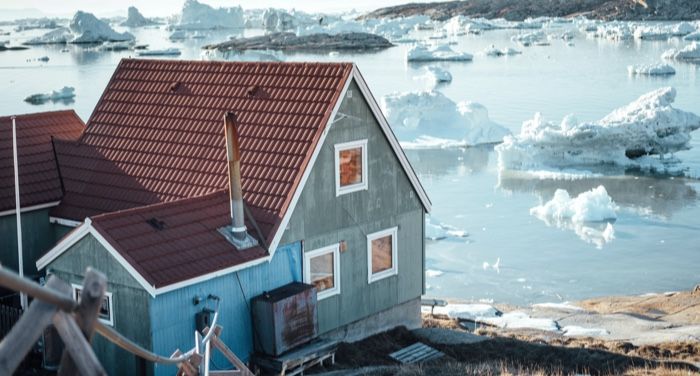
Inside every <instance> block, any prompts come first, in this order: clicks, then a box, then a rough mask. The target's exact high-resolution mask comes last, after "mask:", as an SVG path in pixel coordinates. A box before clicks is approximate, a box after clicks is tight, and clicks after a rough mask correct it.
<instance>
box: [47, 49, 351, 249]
mask: <svg viewBox="0 0 700 376" xmlns="http://www.w3.org/2000/svg"><path fill="white" fill-rule="evenodd" d="M352 69H353V65H352V64H351V63H340V64H338V63H244V62H205V61H178V60H169V61H161V60H139V59H125V60H122V61H121V63H120V64H119V66H118V67H117V69H116V71H115V73H114V75H113V76H112V79H111V80H110V82H109V84H108V85H107V88H106V89H105V92H104V93H103V95H102V98H101V99H100V101H99V103H98V104H97V107H96V108H95V110H94V112H93V114H92V116H91V117H90V120H89V121H88V124H87V128H86V130H85V132H84V133H83V135H82V136H81V138H80V140H79V141H78V142H77V144H75V145H70V144H67V143H60V144H57V148H56V149H57V152H58V156H59V158H58V159H59V162H60V166H61V173H62V175H63V178H64V185H65V190H66V193H65V196H64V198H63V200H62V202H61V204H60V206H58V207H57V208H55V209H54V210H53V211H52V215H54V216H57V217H61V218H67V219H73V220H83V219H84V218H85V217H89V216H95V215H98V214H103V213H107V212H112V211H117V210H125V209H129V208H134V207H139V206H144V205H151V204H157V203H163V202H171V201H174V200H181V199H185V198H192V197H197V196H202V195H207V194H209V193H213V192H216V191H219V190H221V189H225V188H226V187H227V169H226V168H227V164H226V153H225V139H224V126H223V116H224V113H225V112H227V111H231V112H234V113H235V114H236V117H237V124H236V126H237V129H238V132H239V135H240V140H241V144H240V146H241V174H242V179H241V181H242V184H243V192H244V200H245V202H246V205H247V206H248V207H249V208H250V210H251V213H252V214H253V217H254V218H255V219H256V221H257V223H258V224H259V226H260V228H261V230H262V232H263V234H264V237H265V240H266V242H267V243H268V244H269V243H270V241H271V240H272V237H273V236H274V233H275V231H276V230H277V228H278V227H279V225H280V222H281V220H282V218H283V216H284V214H285V212H286V210H287V209H288V207H289V205H290V203H291V198H292V196H293V194H294V191H295V189H296V187H297V186H298V184H299V182H300V180H301V176H302V175H303V171H304V169H305V167H306V165H307V164H308V162H309V161H310V159H311V155H312V153H313V150H314V147H315V146H316V144H317V142H318V140H319V139H320V136H321V134H322V132H323V130H324V127H325V125H326V123H327V122H328V120H329V117H330V115H331V112H332V111H333V107H334V105H335V103H336V101H337V100H338V98H339V96H340V94H341V91H342V90H343V87H344V85H345V82H346V81H347V80H348V79H349V77H350V75H351V73H352ZM183 202H184V201H183ZM224 207H225V208H228V206H227V205H224ZM192 215H193V216H194V214H192ZM214 235H216V236H220V235H218V234H214ZM222 239H223V237H222Z"/></svg>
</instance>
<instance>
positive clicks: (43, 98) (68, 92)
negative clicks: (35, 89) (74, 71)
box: [24, 86, 75, 104]
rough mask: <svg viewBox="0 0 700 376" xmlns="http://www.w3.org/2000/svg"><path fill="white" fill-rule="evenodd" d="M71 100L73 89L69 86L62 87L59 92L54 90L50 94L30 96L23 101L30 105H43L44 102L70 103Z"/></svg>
mask: <svg viewBox="0 0 700 376" xmlns="http://www.w3.org/2000/svg"><path fill="white" fill-rule="evenodd" d="M73 98H75V88H72V87H70V86H64V87H63V88H62V89H61V90H58V91H56V90H54V91H52V92H50V93H46V94H32V95H30V96H28V97H27V98H25V99H24V101H25V102H29V103H31V104H43V103H46V102H49V101H50V102H59V101H64V102H70V101H71V100H72V99H73Z"/></svg>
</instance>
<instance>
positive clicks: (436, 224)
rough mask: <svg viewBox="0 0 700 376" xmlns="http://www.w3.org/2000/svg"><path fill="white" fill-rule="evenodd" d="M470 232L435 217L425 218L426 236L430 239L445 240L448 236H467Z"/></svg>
mask: <svg viewBox="0 0 700 376" xmlns="http://www.w3.org/2000/svg"><path fill="white" fill-rule="evenodd" d="M468 236H469V234H468V233H467V232H466V231H464V230H460V229H458V228H456V227H454V226H451V225H448V224H446V223H442V222H440V221H438V220H436V219H434V218H433V217H430V216H426V218H425V238H426V239H430V240H443V239H448V238H466V237H468Z"/></svg>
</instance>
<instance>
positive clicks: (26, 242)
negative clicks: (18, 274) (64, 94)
mask: <svg viewBox="0 0 700 376" xmlns="http://www.w3.org/2000/svg"><path fill="white" fill-rule="evenodd" d="M15 121H16V133H17V161H18V164H19V172H18V175H19V187H20V192H19V193H20V207H21V210H20V212H21V220H22V251H23V252H22V254H23V257H22V259H23V260H24V262H23V264H24V265H23V266H24V268H23V269H24V274H25V276H27V277H29V278H36V277H38V273H37V270H36V265H35V263H36V261H37V260H38V259H39V257H41V256H42V255H43V254H44V253H46V251H48V250H49V249H50V248H51V247H52V246H53V245H54V244H55V243H56V241H57V240H58V239H60V238H61V237H62V236H63V235H64V234H65V233H66V232H67V229H66V228H65V227H62V226H56V225H53V224H51V223H50V222H49V210H50V208H52V207H55V206H56V205H58V203H59V201H60V200H61V197H62V195H63V191H62V187H61V179H60V172H59V170H58V168H57V166H56V159H55V154H54V148H53V142H54V138H55V139H56V140H59V139H63V140H75V139H77V138H78V137H79V136H80V134H81V133H82V131H83V129H84V128H85V124H83V122H82V120H80V118H79V117H78V115H76V114H75V112H73V111H72V110H69V111H51V112H41V113H35V114H27V115H17V116H16V119H15ZM15 205H16V203H15V179H14V158H13V152H12V118H11V117H10V116H4V117H0V263H2V265H3V266H5V267H9V268H11V269H13V270H19V267H18V264H19V262H18V257H17V256H18V255H17V221H16V211H15V210H16V206H15ZM38 234H39V235H38ZM37 235H38V236H37ZM5 295H6V294H3V296H5ZM3 303H5V304H7V303H8V302H7V301H6V300H5V301H3Z"/></svg>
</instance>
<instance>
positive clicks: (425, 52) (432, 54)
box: [406, 44, 474, 62]
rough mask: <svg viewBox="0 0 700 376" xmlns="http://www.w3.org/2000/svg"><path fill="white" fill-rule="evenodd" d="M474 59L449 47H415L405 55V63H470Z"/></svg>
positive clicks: (443, 45)
mask: <svg viewBox="0 0 700 376" xmlns="http://www.w3.org/2000/svg"><path fill="white" fill-rule="evenodd" d="M473 58H474V57H473V56H472V55H471V54H468V53H466V52H456V51H454V50H452V48H450V46H449V45H446V44H442V45H437V46H423V45H417V46H414V47H412V48H411V49H409V50H408V52H407V53H406V60H407V61H414V62H423V61H471V60H472V59H473Z"/></svg>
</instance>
